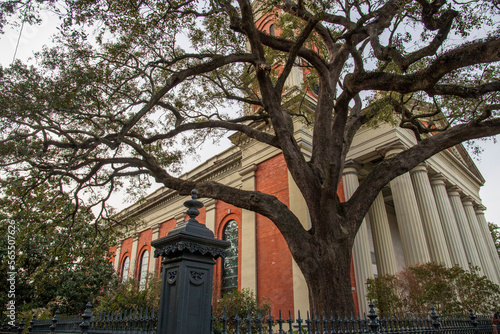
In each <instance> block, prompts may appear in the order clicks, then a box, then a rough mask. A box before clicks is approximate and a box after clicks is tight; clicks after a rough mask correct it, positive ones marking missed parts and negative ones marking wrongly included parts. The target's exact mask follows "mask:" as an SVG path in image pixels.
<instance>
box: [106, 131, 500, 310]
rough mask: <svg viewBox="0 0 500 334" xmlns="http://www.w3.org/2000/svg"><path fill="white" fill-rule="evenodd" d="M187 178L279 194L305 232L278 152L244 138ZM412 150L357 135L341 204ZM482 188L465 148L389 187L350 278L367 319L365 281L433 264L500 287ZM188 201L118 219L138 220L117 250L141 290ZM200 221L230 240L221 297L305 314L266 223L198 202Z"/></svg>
mask: <svg viewBox="0 0 500 334" xmlns="http://www.w3.org/2000/svg"><path fill="white" fill-rule="evenodd" d="M295 137H296V140H297V142H298V143H299V145H300V147H301V148H302V151H303V154H304V155H305V156H306V157H307V156H308V154H309V153H310V151H311V139H312V137H311V133H310V131H309V129H308V128H307V126H305V125H304V124H302V123H300V122H296V123H295ZM233 140H234V142H235V143H237V144H235V145H234V146H232V147H230V148H229V149H227V150H225V151H224V152H222V153H221V154H218V155H216V156H214V157H212V158H210V159H208V160H207V161H205V162H204V163H203V164H201V165H199V166H198V167H196V168H194V169H193V170H191V171H189V172H187V173H186V174H184V175H183V176H182V178H185V179H190V180H196V181H208V180H211V181H217V182H221V183H223V184H226V185H230V186H232V187H236V188H240V189H244V190H256V191H261V192H265V193H269V194H272V195H274V196H276V197H277V198H278V199H279V200H280V201H282V202H283V203H285V204H286V205H288V207H289V208H290V209H291V210H292V211H293V212H294V213H295V215H296V216H297V217H298V218H299V219H300V220H301V222H302V224H303V225H304V226H305V227H306V228H307V227H308V226H309V219H308V210H307V207H306V204H305V201H304V199H303V197H302V195H301V193H300V191H299V189H298V187H297V185H296V184H295V183H294V181H293V179H292V178H291V176H290V173H289V172H288V171H287V168H286V164H285V161H284V158H283V156H282V154H281V153H280V151H279V150H277V149H275V148H273V147H269V146H266V145H264V144H262V143H259V142H256V141H254V140H247V139H245V140H242V141H240V140H239V139H238V136H237V135H233ZM415 143H416V141H415V137H414V135H413V134H412V132H410V131H408V130H406V129H400V128H395V127H392V126H391V125H389V124H382V125H381V126H379V127H378V128H364V129H362V130H361V131H359V133H358V134H357V135H356V137H355V140H354V142H353V145H352V147H351V150H350V152H349V154H348V162H347V163H346V165H345V169H344V175H343V182H342V187H341V188H340V189H338V192H339V195H340V196H341V198H342V197H343V198H349V196H351V195H352V194H353V192H354V191H355V190H356V188H357V186H358V184H359V182H360V181H361V180H362V179H363V177H364V176H365V175H366V174H367V172H368V171H369V170H370V169H371V168H373V166H375V165H376V164H377V163H379V162H380V161H382V160H383V159H384V158H385V157H390V156H391V155H392V154H395V153H397V152H399V151H401V150H404V149H405V148H407V147H410V146H412V145H414V144H415ZM483 183H484V179H483V178H482V176H481V174H480V172H479V171H478V169H477V168H476V166H475V165H474V163H473V162H472V160H471V158H470V157H469V155H468V154H467V152H466V150H465V149H464V148H463V147H462V146H461V145H459V146H456V147H453V148H451V149H448V150H446V151H443V152H441V153H439V154H437V155H435V156H433V157H432V158H430V159H429V160H427V161H426V162H425V163H424V164H421V165H419V166H417V167H416V168H414V169H413V170H412V171H411V172H409V173H406V174H404V175H401V176H399V177H398V178H396V179H394V180H392V181H391V182H390V184H388V185H387V186H386V188H384V189H383V191H382V192H381V193H380V194H379V196H378V197H377V199H376V200H375V202H374V203H373V205H372V207H371V208H370V211H369V213H368V215H367V216H366V218H365V221H364V223H363V225H362V226H361V228H360V230H359V231H358V234H357V236H356V239H355V243H354V247H353V259H352V269H351V273H346V275H351V282H352V289H353V298H354V299H355V304H356V307H357V308H358V310H359V311H360V312H361V313H363V312H366V311H367V310H366V308H365V305H366V280H367V279H368V278H370V277H374V276H376V275H382V274H394V273H396V272H398V271H400V270H402V269H403V267H405V266H408V265H413V264H417V263H426V262H430V261H434V262H438V263H442V264H444V265H445V266H447V267H451V266H452V265H455V264H457V265H459V266H461V267H463V268H464V269H469V266H470V265H473V266H477V267H479V268H480V272H481V273H482V274H484V275H486V276H487V277H488V278H489V279H490V280H491V281H493V282H495V283H497V284H500V259H499V258H498V256H497V253H496V249H495V247H494V244H493V240H492V238H491V235H490V233H489V229H488V226H487V222H486V219H485V215H484V210H485V208H484V207H483V206H482V204H481V198H480V197H479V189H480V187H481V185H482V184H483ZM185 200H186V197H184V196H179V195H178V194H177V192H175V191H172V190H168V189H164V188H162V189H159V190H157V191H155V192H154V193H152V194H150V195H149V196H147V197H146V198H144V199H143V200H141V201H139V202H137V203H136V204H134V205H132V206H130V207H129V208H127V209H125V210H124V211H122V212H121V215H122V217H128V218H130V219H132V220H133V221H136V222H137V224H136V225H135V229H133V231H131V232H130V233H129V235H128V238H126V239H124V240H123V241H122V242H121V243H119V244H118V245H117V246H116V247H113V248H112V249H111V250H112V251H114V252H115V255H116V256H115V257H114V259H113V261H114V266H115V268H116V270H117V271H118V272H119V274H120V276H121V277H124V278H125V277H134V278H136V279H138V280H139V282H140V283H139V284H140V285H143V284H145V280H146V277H147V274H148V273H159V270H160V263H159V260H158V259H155V258H154V257H153V253H154V249H151V245H150V243H151V241H152V240H156V239H158V238H161V237H164V236H165V235H166V234H167V233H168V232H169V231H170V230H171V229H172V228H174V227H175V226H176V224H178V223H180V222H182V221H184V220H185V219H186V215H185V208H184V207H183V202H184V201H185ZM201 201H202V202H204V205H205V206H204V207H203V208H202V209H201V210H200V212H201V213H200V216H199V217H198V220H199V221H200V222H201V223H203V224H205V225H206V226H207V227H208V228H210V229H211V230H212V231H213V232H214V234H215V235H216V237H217V238H219V239H225V240H228V241H230V242H231V245H232V246H231V248H230V250H229V252H228V254H229V255H228V257H227V258H226V259H225V260H224V261H222V260H220V259H219V262H218V263H217V265H216V270H215V276H216V277H215V282H216V289H215V290H216V291H217V292H216V293H217V294H219V295H220V294H221V293H222V292H224V291H228V290H231V289H236V288H237V289H243V288H248V289H251V290H253V291H254V292H255V293H256V295H257V296H258V298H259V299H267V300H269V301H270V303H271V306H272V308H273V309H275V310H278V309H282V310H286V309H290V310H293V311H295V312H296V311H297V310H306V309H308V292H307V286H306V283H305V280H304V278H303V276H302V274H301V272H300V270H299V269H298V266H297V265H296V263H295V262H294V261H293V259H292V256H291V254H290V252H289V250H288V247H287V245H286V243H285V240H284V238H283V237H282V235H281V234H280V232H279V231H278V229H277V228H276V227H275V226H274V224H273V223H272V222H271V221H269V220H268V219H267V218H265V217H263V216H261V215H258V214H255V213H254V212H251V211H247V210H243V209H241V208H237V207H234V206H232V205H229V204H227V203H224V202H222V201H217V200H213V199H201Z"/></svg>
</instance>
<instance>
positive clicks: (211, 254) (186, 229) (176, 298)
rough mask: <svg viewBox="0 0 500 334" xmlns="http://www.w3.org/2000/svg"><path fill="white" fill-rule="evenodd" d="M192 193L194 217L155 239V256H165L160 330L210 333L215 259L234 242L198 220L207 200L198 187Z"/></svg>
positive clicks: (162, 332) (167, 333)
mask: <svg viewBox="0 0 500 334" xmlns="http://www.w3.org/2000/svg"><path fill="white" fill-rule="evenodd" d="M191 195H192V199H191V200H188V201H186V202H185V203H184V206H185V207H187V208H188V210H187V212H186V214H187V215H188V216H189V217H190V219H189V220H188V221H185V222H183V223H181V224H179V225H178V226H177V227H175V228H174V229H173V230H171V231H170V232H169V233H168V234H167V236H166V237H163V238H161V239H158V240H155V241H153V242H151V245H152V246H153V247H155V248H156V250H155V253H154V256H155V257H160V256H161V258H162V287H161V293H160V307H159V310H158V326H157V330H156V333H157V334H208V333H210V321H211V305H212V283H213V266H214V264H215V261H214V260H215V259H217V258H218V257H224V256H225V249H227V248H228V247H229V246H230V243H229V242H227V241H222V240H218V239H216V238H215V236H214V234H213V232H212V231H210V230H209V229H208V228H207V227H206V226H205V225H203V224H200V223H199V222H198V221H197V220H196V217H197V216H198V215H199V214H200V212H199V211H198V209H200V208H201V207H203V203H201V202H200V201H198V200H197V195H198V193H197V191H196V190H193V191H192V193H191Z"/></svg>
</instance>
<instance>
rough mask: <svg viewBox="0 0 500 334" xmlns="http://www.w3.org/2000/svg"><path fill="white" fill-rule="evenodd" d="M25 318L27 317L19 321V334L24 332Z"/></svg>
mask: <svg viewBox="0 0 500 334" xmlns="http://www.w3.org/2000/svg"><path fill="white" fill-rule="evenodd" d="M25 319H26V317H23V318H22V319H21V322H20V323H19V326H18V327H17V334H22V333H23V330H24V326H25V325H26V322H25Z"/></svg>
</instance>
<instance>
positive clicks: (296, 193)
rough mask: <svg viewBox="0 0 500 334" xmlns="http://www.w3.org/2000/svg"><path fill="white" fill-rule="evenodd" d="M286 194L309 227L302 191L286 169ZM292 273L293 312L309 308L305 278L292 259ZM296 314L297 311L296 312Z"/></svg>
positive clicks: (300, 218) (301, 220)
mask: <svg viewBox="0 0 500 334" xmlns="http://www.w3.org/2000/svg"><path fill="white" fill-rule="evenodd" d="M287 174H288V194H289V199H288V200H289V204H290V210H291V211H292V212H293V214H294V215H295V216H296V217H297V218H298V219H299V220H300V222H301V224H302V226H303V227H304V229H306V230H309V229H310V228H311V222H310V218H309V209H308V207H307V204H306V201H305V199H304V196H302V193H301V192H300V189H299V187H298V186H297V183H295V180H294V179H293V177H292V175H291V174H290V171H288V173H287ZM292 273H293V308H294V310H295V312H297V311H298V310H309V291H308V288H307V283H306V279H305V278H304V275H303V274H302V271H301V270H300V268H299V266H298V264H297V262H295V260H293V259H292ZM296 315H297V313H296Z"/></svg>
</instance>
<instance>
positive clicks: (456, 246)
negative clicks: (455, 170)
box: [431, 174, 469, 270]
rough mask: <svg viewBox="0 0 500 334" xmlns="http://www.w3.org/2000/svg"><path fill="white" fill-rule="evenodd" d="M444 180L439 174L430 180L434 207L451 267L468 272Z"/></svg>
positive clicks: (467, 264) (467, 263) (465, 256)
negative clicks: (458, 267)
mask: <svg viewBox="0 0 500 334" xmlns="http://www.w3.org/2000/svg"><path fill="white" fill-rule="evenodd" d="M444 181H445V178H444V177H443V176H442V175H441V174H436V175H435V176H434V177H432V179H431V187H432V192H433V193H434V199H435V200H436V206H437V209H438V213H439V218H440V220H441V224H442V225H443V233H444V237H445V239H446V244H447V245H448V252H449V254H450V259H451V263H452V265H459V266H460V267H462V268H463V269H465V270H469V262H468V261H467V255H466V254H465V248H464V246H463V243H462V238H461V237H460V232H459V231H458V226H457V221H456V219H455V214H454V213H453V208H452V207H451V204H450V199H449V197H448V193H447V191H446V184H445V182H444Z"/></svg>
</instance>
